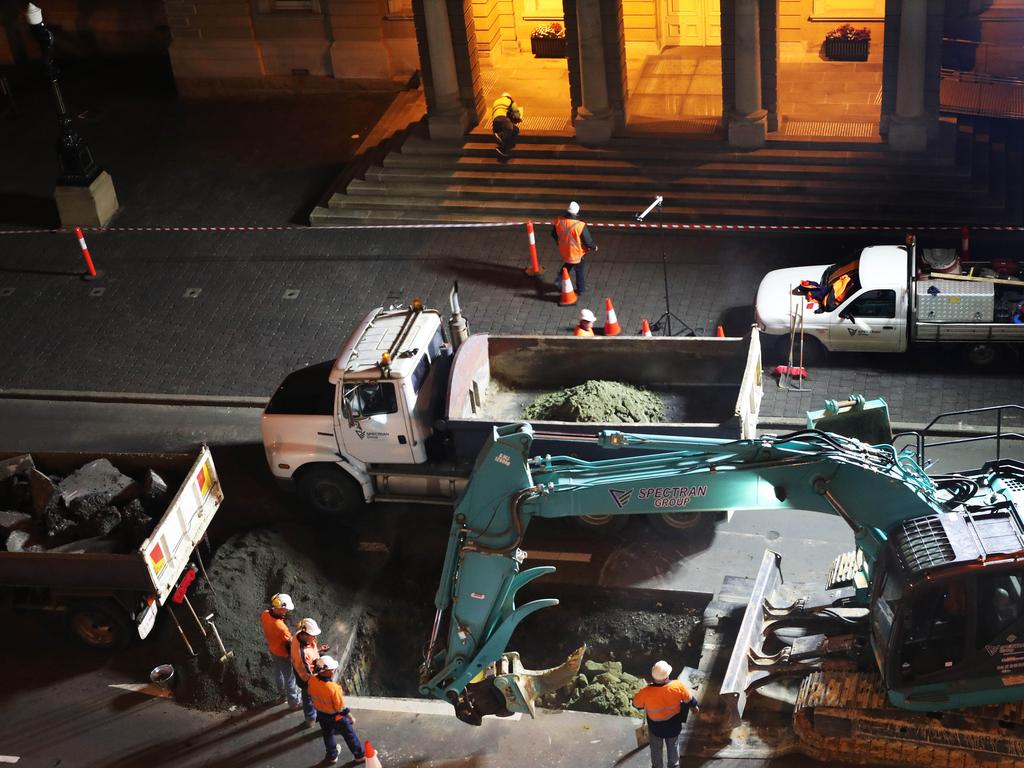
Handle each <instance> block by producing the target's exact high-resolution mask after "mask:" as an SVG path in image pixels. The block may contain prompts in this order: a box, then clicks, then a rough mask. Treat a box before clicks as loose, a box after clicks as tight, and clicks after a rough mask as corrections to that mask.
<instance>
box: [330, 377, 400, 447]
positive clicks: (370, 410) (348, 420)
mask: <svg viewBox="0 0 1024 768" xmlns="http://www.w3.org/2000/svg"><path fill="white" fill-rule="evenodd" d="M338 393H339V394H338V397H339V398H340V402H339V403H338V408H337V413H338V417H337V418H338V424H337V432H338V441H339V442H340V443H341V445H342V448H343V450H344V451H345V453H347V454H348V455H350V456H352V457H353V458H355V459H358V460H359V461H363V462H366V463H367V464H380V463H399V464H405V463H409V462H412V461H413V460H414V459H413V446H412V442H413V441H412V439H411V430H410V428H409V426H410V425H409V413H408V408H406V407H405V403H404V401H403V400H402V393H401V391H400V390H399V388H398V384H397V383H396V382H392V381H368V382H342V384H341V386H339V387H338Z"/></svg>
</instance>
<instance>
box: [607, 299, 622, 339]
mask: <svg viewBox="0 0 1024 768" xmlns="http://www.w3.org/2000/svg"><path fill="white" fill-rule="evenodd" d="M604 311H605V316H604V335H605V336H618V335H619V334H620V333H622V326H621V325H619V318H617V317H616V316H615V307H614V306H613V305H612V300H611V298H610V297H609V298H606V299H605V300H604Z"/></svg>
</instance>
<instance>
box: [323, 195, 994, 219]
mask: <svg viewBox="0 0 1024 768" xmlns="http://www.w3.org/2000/svg"><path fill="white" fill-rule="evenodd" d="M339 197H341V198H342V200H340V201H338V202H339V203H340V205H338V206H333V205H332V206H331V209H330V210H331V211H349V212H352V211H356V212H359V211H368V210H375V211H380V210H384V211H392V212H402V211H405V212H407V213H408V214H409V217H411V218H414V217H415V216H414V215H413V214H415V215H426V216H429V215H431V214H439V213H441V212H446V213H451V214H456V213H457V214H460V215H463V214H472V215H473V216H474V217H479V218H473V219H468V220H472V221H480V220H486V221H504V220H509V219H521V218H527V217H529V218H533V219H534V220H540V221H544V220H547V219H548V218H550V216H551V212H552V204H550V203H549V204H545V203H544V202H543V201H539V200H536V199H525V200H519V199H511V198H508V197H503V198H501V199H500V200H497V201H494V202H491V201H488V200H482V199H465V198H458V197H451V196H448V197H443V198H434V197H417V196H415V195H412V194H398V193H397V192H395V193H393V194H387V193H385V194H367V195H345V196H339ZM579 199H580V200H582V201H586V203H585V205H586V210H587V213H588V218H590V219H591V220H594V221H619V222H632V221H634V220H635V214H636V211H637V206H636V204H632V205H629V204H622V203H620V202H619V201H615V200H608V199H606V198H595V199H593V200H589V199H587V198H586V197H583V196H581V197H580V198H579ZM703 202H704V201H701V200H689V201H682V202H680V203H674V202H671V201H670V202H668V203H666V205H664V206H663V207H662V209H661V212H660V214H659V215H660V217H661V220H663V221H665V222H682V221H697V220H699V221H708V220H721V219H725V220H728V221H736V222H755V221H757V222H765V223H770V222H787V223H799V222H806V221H821V222H829V221H835V220H836V214H837V212H836V210H834V209H833V208H831V207H827V208H824V207H811V206H793V205H780V206H773V205H764V204H761V205H757V206H754V205H749V204H744V203H745V202H749V201H745V200H739V201H738V204H736V202H735V201H734V202H733V204H727V203H726V201H720V202H719V203H718V204H716V205H713V206H709V207H704V206H703V205H702V203H703ZM955 210H957V211H962V210H963V209H962V207H956V208H955ZM972 210H976V211H977V213H978V214H989V213H992V212H993V211H989V210H987V209H986V208H985V207H984V206H972ZM1000 210H1001V209H998V208H997V209H995V211H994V212H996V213H998V212H1000ZM842 213H843V214H845V215H844V219H846V220H848V219H849V218H850V216H851V215H856V220H857V221H858V222H860V223H882V222H884V223H891V222H892V221H893V220H894V218H897V217H901V216H902V219H899V223H900V224H901V225H904V226H915V225H920V224H926V223H948V221H949V216H950V212H949V211H948V210H938V209H936V210H934V211H933V210H931V209H929V211H928V213H926V214H921V213H920V212H919V209H918V208H917V207H915V206H914V205H913V203H912V201H908V203H907V204H906V205H905V206H900V207H895V206H893V205H878V206H875V205H873V204H862V205H860V206H857V207H856V208H850V207H849V206H845V207H844V210H843V211H842ZM980 218H981V217H980V216H979V219H980ZM985 218H986V220H987V217H985ZM960 220H963V219H960Z"/></svg>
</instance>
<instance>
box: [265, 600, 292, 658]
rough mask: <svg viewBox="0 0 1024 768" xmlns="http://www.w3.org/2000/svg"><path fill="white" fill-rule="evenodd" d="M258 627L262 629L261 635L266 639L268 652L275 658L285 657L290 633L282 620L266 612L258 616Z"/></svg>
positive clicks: (290, 638) (290, 637)
mask: <svg viewBox="0 0 1024 768" xmlns="http://www.w3.org/2000/svg"><path fill="white" fill-rule="evenodd" d="M260 626H262V627H263V635H264V637H266V638H267V648H269V649H270V652H271V653H272V654H274V655H275V656H287V655H288V643H290V642H291V640H292V633H291V630H289V629H288V625H287V624H285V623H284V619H279V618H277V617H276V616H273V615H272V614H271V613H270V611H269V610H267V611H264V612H263V613H261V614H260Z"/></svg>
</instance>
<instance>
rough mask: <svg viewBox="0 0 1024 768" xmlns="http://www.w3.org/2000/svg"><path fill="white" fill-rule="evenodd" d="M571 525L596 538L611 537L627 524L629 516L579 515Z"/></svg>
mask: <svg viewBox="0 0 1024 768" xmlns="http://www.w3.org/2000/svg"><path fill="white" fill-rule="evenodd" d="M572 520H573V523H574V524H575V525H576V526H578V527H579V528H582V529H583V530H585V531H589V532H590V533H593V534H595V535H597V536H611V535H613V534H616V533H619V532H620V531H621V530H622V529H623V528H625V527H626V525H627V524H628V523H629V515H581V516H580V517H574V518H573V519H572Z"/></svg>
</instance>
